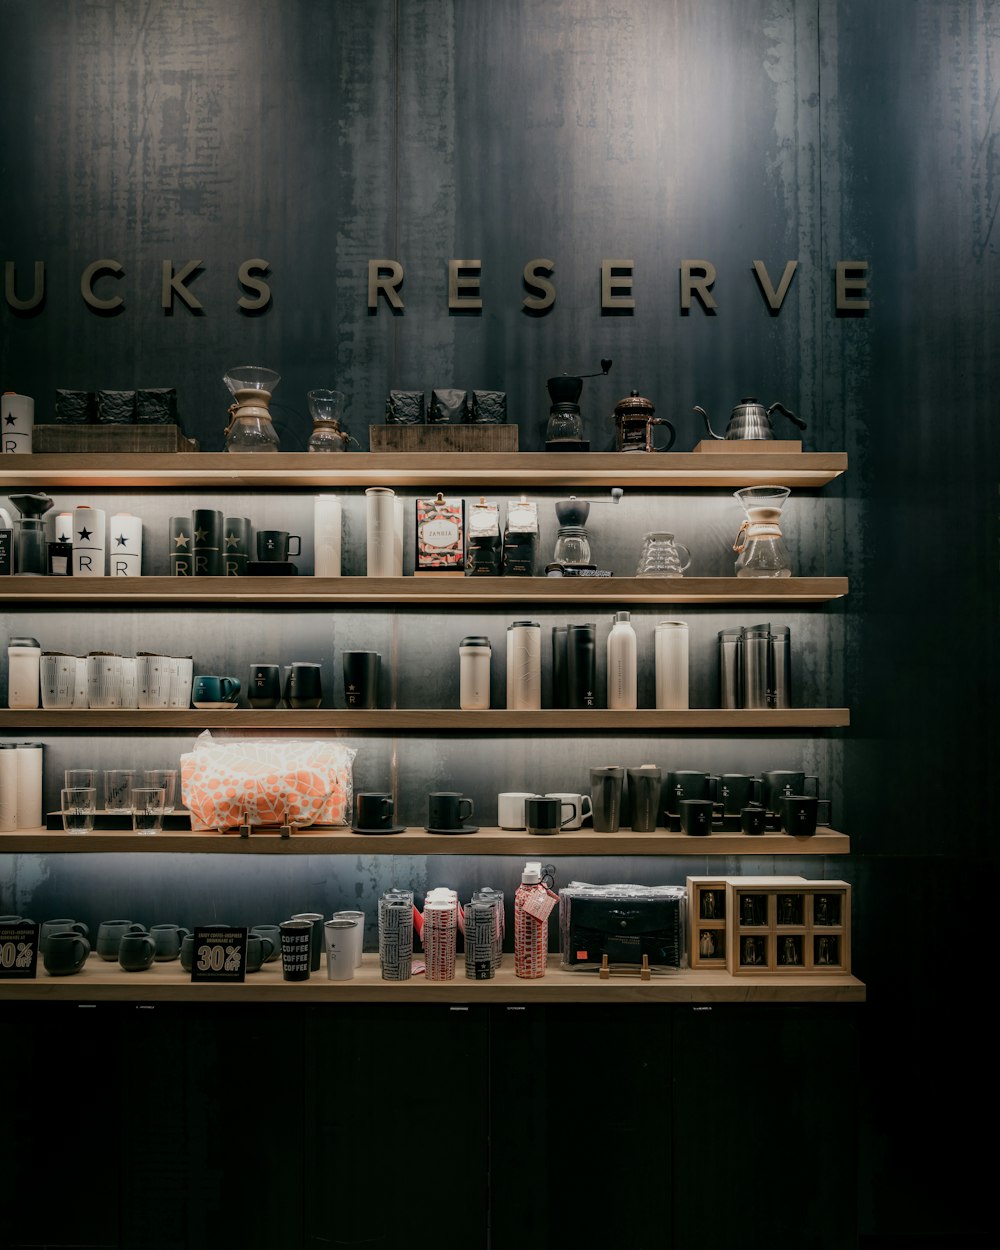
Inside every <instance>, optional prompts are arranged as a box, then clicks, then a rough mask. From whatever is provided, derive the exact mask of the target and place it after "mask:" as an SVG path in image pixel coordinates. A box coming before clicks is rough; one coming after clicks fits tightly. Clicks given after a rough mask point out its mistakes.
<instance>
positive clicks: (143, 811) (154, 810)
mask: <svg viewBox="0 0 1000 1250" xmlns="http://www.w3.org/2000/svg"><path fill="white" fill-rule="evenodd" d="M132 829H133V830H134V832H135V833H162V831H163V788H162V787H161V786H137V787H136V788H135V789H134V790H133V791H132Z"/></svg>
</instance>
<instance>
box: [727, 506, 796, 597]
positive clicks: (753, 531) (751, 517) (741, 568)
mask: <svg viewBox="0 0 1000 1250" xmlns="http://www.w3.org/2000/svg"><path fill="white" fill-rule="evenodd" d="M790 493H791V492H790V491H789V489H788V487H787V486H746V487H744V488H743V489H742V490H737V491H734V492H733V495H734V496H735V498H736V499H738V500H739V501H740V503H741V504H742V505H743V509H744V511H745V512H746V520H745V521H744V522H743V524H742V525H741V526H740V529H739V533H738V534H737V535H736V541H735V542H734V543H733V550H734V551H735V552H737V553H738V558H737V560H736V576H737V577H791V575H792V562H791V560H790V559H789V556H788V548H787V547H786V546H785V540H784V538H783V537H782V535H781V524H780V522H781V509H782V507H783V506H784V503H785V500H786V499H787V498H788V496H789V494H790Z"/></svg>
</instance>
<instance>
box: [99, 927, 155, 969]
mask: <svg viewBox="0 0 1000 1250" xmlns="http://www.w3.org/2000/svg"><path fill="white" fill-rule="evenodd" d="M145 932H146V930H145V929H144V928H143V926H142V925H141V924H136V922H135V921H134V920H102V921H101V923H100V924H99V925H98V926H97V942H96V944H95V949H96V950H97V953H98V955H100V957H101V958H102V959H106V960H107V961H108V962H109V963H113V962H114V961H115V960H116V959H117V958H118V945H119V943H120V942H121V940H122V937H123V935H124V934H126V933H145Z"/></svg>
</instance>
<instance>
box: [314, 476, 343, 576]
mask: <svg viewBox="0 0 1000 1250" xmlns="http://www.w3.org/2000/svg"><path fill="white" fill-rule="evenodd" d="M313 545H314V547H315V548H316V556H315V567H314V569H313V572H314V574H315V576H316V577H339V576H340V552H341V508H340V499H339V498H338V497H337V496H336V495H317V496H316V498H315V499H314V500H313Z"/></svg>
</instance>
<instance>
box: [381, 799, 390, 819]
mask: <svg viewBox="0 0 1000 1250" xmlns="http://www.w3.org/2000/svg"><path fill="white" fill-rule="evenodd" d="M391 816H392V799H391V798H389V797H388V795H387V796H386V797H385V798H384V799H383V800H382V819H383V820H388V819H389V818H390V817H391Z"/></svg>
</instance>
